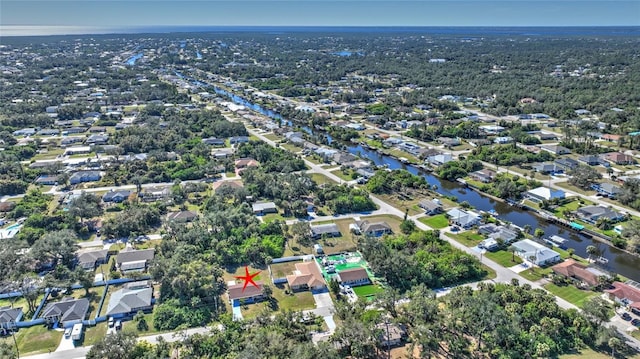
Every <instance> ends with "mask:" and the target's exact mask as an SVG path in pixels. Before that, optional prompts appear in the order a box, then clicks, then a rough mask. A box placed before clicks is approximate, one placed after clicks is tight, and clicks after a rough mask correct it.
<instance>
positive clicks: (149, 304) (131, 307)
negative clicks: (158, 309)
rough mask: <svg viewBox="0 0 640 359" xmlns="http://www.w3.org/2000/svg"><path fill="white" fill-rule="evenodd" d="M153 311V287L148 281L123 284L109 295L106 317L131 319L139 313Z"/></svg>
mask: <svg viewBox="0 0 640 359" xmlns="http://www.w3.org/2000/svg"><path fill="white" fill-rule="evenodd" d="M151 309H153V287H152V286H151V282H150V281H139V282H132V283H127V284H125V286H124V288H122V289H119V290H117V291H115V292H113V293H112V294H111V297H110V298H109V304H108V305H107V312H106V315H107V316H109V317H112V318H123V317H132V316H134V315H136V313H138V312H139V311H142V312H149V311H151Z"/></svg>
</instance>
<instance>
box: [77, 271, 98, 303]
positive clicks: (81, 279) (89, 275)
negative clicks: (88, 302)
mask: <svg viewBox="0 0 640 359" xmlns="http://www.w3.org/2000/svg"><path fill="white" fill-rule="evenodd" d="M74 277H75V280H76V281H78V283H80V285H81V286H82V288H84V291H85V292H84V295H85V297H88V296H89V289H91V287H93V279H94V277H93V271H91V272H90V271H86V270H84V269H83V268H81V267H80V266H78V267H77V268H76V270H75V272H74Z"/></svg>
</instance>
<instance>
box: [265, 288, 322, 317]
mask: <svg viewBox="0 0 640 359" xmlns="http://www.w3.org/2000/svg"><path fill="white" fill-rule="evenodd" d="M271 288H272V289H273V297H274V298H275V299H276V300H277V301H278V309H279V310H292V311H296V310H307V309H313V308H315V307H316V302H315V301H314V300H313V294H311V292H309V291H304V292H297V293H294V294H290V295H288V294H285V292H284V286H275V285H271Z"/></svg>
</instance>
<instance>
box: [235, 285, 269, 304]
mask: <svg viewBox="0 0 640 359" xmlns="http://www.w3.org/2000/svg"><path fill="white" fill-rule="evenodd" d="M255 283H256V285H253V284H249V285H247V286H246V287H244V283H239V284H234V285H230V286H228V287H227V293H228V294H229V302H230V303H231V304H235V303H234V302H235V301H240V302H243V303H255V302H259V301H261V300H262V299H264V284H263V283H262V282H261V281H256V282H255Z"/></svg>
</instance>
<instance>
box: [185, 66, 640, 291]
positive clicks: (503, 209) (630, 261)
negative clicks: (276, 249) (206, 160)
mask: <svg viewBox="0 0 640 359" xmlns="http://www.w3.org/2000/svg"><path fill="white" fill-rule="evenodd" d="M176 74H177V75H178V76H180V77H183V78H186V79H189V78H187V77H184V76H183V75H182V74H180V73H178V72H176ZM190 80H192V79H190ZM192 81H193V80H192ZM194 84H197V85H201V86H207V85H208V86H210V87H213V89H214V91H215V92H216V93H217V94H219V95H222V96H226V97H227V98H229V99H231V100H232V101H233V102H234V103H236V104H238V105H243V106H245V107H247V108H249V109H251V110H253V111H256V112H258V113H261V114H263V115H265V116H268V117H270V118H272V119H275V120H284V119H283V118H282V116H280V114H278V113H276V112H274V111H272V110H269V109H265V108H263V107H262V106H260V105H258V104H255V103H252V102H249V101H248V100H246V99H244V98H242V97H240V96H237V95H235V94H232V93H229V92H228V91H226V90H224V89H221V88H219V87H217V86H213V85H210V84H204V83H202V82H199V81H194ZM286 122H287V124H288V125H291V122H290V121H286ZM303 130H304V131H306V132H308V133H312V131H311V129H310V128H308V127H305V128H304V129H303ZM347 151H349V152H350V153H352V154H354V155H358V156H360V157H363V158H367V159H369V160H371V161H373V162H374V163H375V164H376V165H378V166H387V167H388V168H390V169H405V170H407V171H409V172H410V173H412V174H415V175H419V176H422V177H424V178H425V179H426V180H427V182H428V183H429V184H430V185H432V186H433V185H435V186H436V187H435V188H436V192H438V193H440V194H443V195H446V196H455V197H457V198H458V201H459V202H463V201H467V202H469V204H471V205H472V206H473V207H474V208H476V209H478V210H483V211H491V210H494V211H495V212H496V213H497V217H498V218H499V219H501V220H504V221H509V222H511V223H513V224H515V225H517V226H519V227H524V226H526V225H530V226H531V228H534V229H535V228H541V229H542V230H544V233H545V237H548V236H551V235H558V236H561V237H564V238H567V239H569V241H570V243H569V244H568V245H567V247H569V248H573V249H575V253H576V255H579V256H581V257H585V258H586V257H588V254H587V246H590V245H594V246H596V247H598V248H600V249H601V250H602V251H603V252H604V253H603V254H602V256H603V257H605V258H607V259H608V260H609V263H608V264H607V265H606V269H608V270H610V271H613V272H616V273H619V274H621V275H623V276H625V277H627V278H630V279H633V280H635V281H640V257H637V256H634V255H631V254H629V253H627V252H624V251H621V250H619V249H618V248H615V247H613V246H609V245H606V244H604V243H602V242H600V241H598V240H595V239H591V238H589V237H587V236H585V235H583V234H580V233H579V232H575V231H572V230H569V229H566V228H564V227H560V226H558V225H556V224H553V223H549V222H547V221H545V220H544V219H542V218H540V217H538V216H536V215H534V214H533V213H531V212H529V211H525V210H521V209H519V208H516V207H513V206H510V205H508V204H506V203H504V202H501V201H496V200H494V199H492V198H490V197H487V196H484V195H482V194H480V193H478V192H475V191H472V190H471V189H468V188H466V187H464V186H462V185H460V184H459V183H457V182H451V181H447V180H442V179H440V178H438V177H436V176H433V175H432V174H429V173H427V172H425V171H423V170H421V169H420V168H418V167H415V166H412V165H406V164H404V163H402V162H400V161H398V160H397V159H395V158H393V157H391V156H387V155H382V154H380V153H378V152H376V151H373V150H370V149H368V148H365V147H362V146H361V145H354V144H347Z"/></svg>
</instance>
